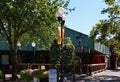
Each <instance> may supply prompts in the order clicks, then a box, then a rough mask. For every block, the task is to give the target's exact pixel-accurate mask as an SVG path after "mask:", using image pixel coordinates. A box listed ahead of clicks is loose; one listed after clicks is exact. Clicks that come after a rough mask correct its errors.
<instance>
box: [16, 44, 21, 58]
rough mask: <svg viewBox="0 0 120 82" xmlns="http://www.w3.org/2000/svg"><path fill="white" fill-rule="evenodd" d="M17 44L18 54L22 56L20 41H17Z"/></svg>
mask: <svg viewBox="0 0 120 82" xmlns="http://www.w3.org/2000/svg"><path fill="white" fill-rule="evenodd" d="M17 46H18V55H17V57H20V49H21V43H20V42H18V43H17Z"/></svg>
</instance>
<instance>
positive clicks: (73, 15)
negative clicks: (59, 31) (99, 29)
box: [65, 0, 107, 35]
mask: <svg viewBox="0 0 120 82" xmlns="http://www.w3.org/2000/svg"><path fill="white" fill-rule="evenodd" d="M74 7H75V11H72V12H69V14H68V15H67V18H66V21H65V25H66V26H67V27H68V28H71V29H73V30H76V31H78V32H82V33H83V34H87V35H89V33H90V30H91V29H92V27H93V26H94V25H95V24H96V23H98V22H99V20H101V19H106V18H107V15H106V14H101V10H102V9H103V8H107V5H106V4H105V3H104V2H103V0H70V4H69V8H74Z"/></svg>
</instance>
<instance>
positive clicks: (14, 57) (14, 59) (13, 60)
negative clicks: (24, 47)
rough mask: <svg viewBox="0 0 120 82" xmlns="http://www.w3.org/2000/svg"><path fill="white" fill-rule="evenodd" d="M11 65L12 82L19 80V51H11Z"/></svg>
mask: <svg viewBox="0 0 120 82" xmlns="http://www.w3.org/2000/svg"><path fill="white" fill-rule="evenodd" d="M10 55H11V60H10V61H11V64H12V78H11V80H13V81H14V80H16V79H18V77H17V49H14V50H11V53H10Z"/></svg>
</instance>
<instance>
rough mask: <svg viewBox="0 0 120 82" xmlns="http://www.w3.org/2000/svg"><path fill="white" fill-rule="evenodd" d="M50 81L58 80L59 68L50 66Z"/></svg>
mask: <svg viewBox="0 0 120 82" xmlns="http://www.w3.org/2000/svg"><path fill="white" fill-rule="evenodd" d="M48 77H49V82H58V70H57V68H50V69H49V70H48Z"/></svg>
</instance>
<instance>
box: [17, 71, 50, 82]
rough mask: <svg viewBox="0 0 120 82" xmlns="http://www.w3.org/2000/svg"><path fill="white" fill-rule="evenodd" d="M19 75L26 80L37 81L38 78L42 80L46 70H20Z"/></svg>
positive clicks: (28, 81)
mask: <svg viewBox="0 0 120 82" xmlns="http://www.w3.org/2000/svg"><path fill="white" fill-rule="evenodd" d="M19 75H20V79H21V80H25V81H27V82H30V81H33V82H39V81H40V80H43V79H44V78H46V77H48V76H47V75H48V72H47V71H43V70H41V69H26V70H21V71H20V72H19Z"/></svg>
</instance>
